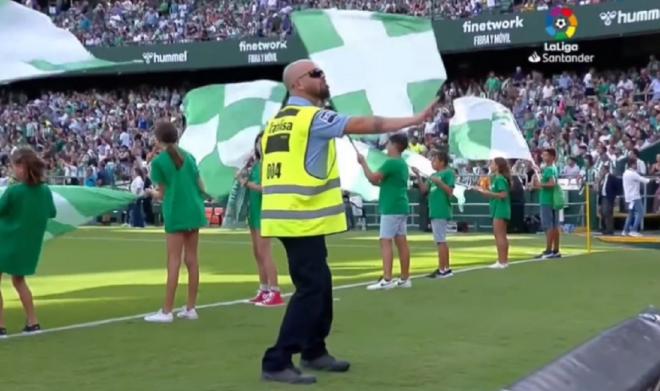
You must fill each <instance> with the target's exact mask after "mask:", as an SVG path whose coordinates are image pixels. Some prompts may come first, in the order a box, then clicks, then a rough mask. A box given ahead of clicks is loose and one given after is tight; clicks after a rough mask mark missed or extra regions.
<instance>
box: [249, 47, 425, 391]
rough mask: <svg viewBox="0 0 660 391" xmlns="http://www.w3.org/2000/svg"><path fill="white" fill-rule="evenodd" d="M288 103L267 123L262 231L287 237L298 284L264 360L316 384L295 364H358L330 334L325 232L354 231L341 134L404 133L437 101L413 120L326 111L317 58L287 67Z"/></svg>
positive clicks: (268, 369)
mask: <svg viewBox="0 0 660 391" xmlns="http://www.w3.org/2000/svg"><path fill="white" fill-rule="evenodd" d="M283 81H284V84H285V85H286V87H287V89H288V91H289V96H290V98H289V100H288V102H287V103H286V106H285V107H283V108H282V109H281V110H280V111H279V113H278V114H277V115H276V116H275V117H274V118H273V119H271V120H270V122H269V123H268V124H267V126H266V129H265V133H264V136H263V139H262V150H263V152H264V155H263V162H262V187H263V201H262V202H263V204H262V213H261V234H262V236H264V237H275V238H279V239H280V241H281V242H282V244H283V245H284V248H285V250H286V253H287V258H288V262H289V272H290V274H291V280H292V281H293V284H294V285H295V287H296V291H295V293H294V295H293V296H292V297H291V300H290V301H289V306H288V308H287V311H286V314H285V315H284V319H283V320H282V326H281V328H280V333H279V337H278V339H277V342H276V343H275V346H273V347H271V348H269V349H268V350H267V351H266V353H265V355H264V357H263V361H262V378H263V379H264V380H268V381H276V382H284V383H295V384H309V383H315V382H316V378H315V377H314V376H310V375H305V374H303V373H302V372H300V370H298V369H297V368H295V367H294V365H293V362H292V360H291V356H292V355H293V354H296V353H301V364H302V366H303V367H305V368H308V369H313V370H322V371H330V372H345V371H347V370H348V369H349V367H350V363H348V362H346V361H339V360H337V359H335V358H334V357H332V356H331V355H330V354H328V350H327V349H326V346H325V339H326V337H327V336H328V334H329V333H330V328H331V325H332V305H333V299H332V276H331V274H330V268H329V267H328V263H327V256H328V252H327V249H326V245H325V235H330V234H334V233H339V232H343V231H346V229H347V228H346V216H345V214H344V205H343V200H342V193H341V188H340V181H339V166H338V164H337V149H336V146H335V140H334V139H335V138H338V137H342V136H343V135H345V134H377V133H387V132H394V131H398V130H399V129H403V128H405V127H408V126H412V125H417V124H421V123H423V122H424V121H425V120H427V119H430V118H432V115H433V111H434V105H433V104H432V105H431V106H429V107H428V108H427V109H426V110H424V112H422V113H421V114H419V115H416V116H414V117H409V118H382V117H353V118H349V117H347V116H344V115H341V114H338V113H335V112H333V111H330V110H323V109H321V107H323V106H324V104H325V103H326V101H327V99H328V98H329V97H330V91H329V89H328V85H327V84H326V80H325V75H324V73H323V71H322V70H321V69H319V68H318V67H317V66H316V65H315V64H314V63H313V62H312V61H309V60H299V61H296V62H294V63H291V64H289V65H288V66H287V67H286V69H285V70H284V75H283Z"/></svg>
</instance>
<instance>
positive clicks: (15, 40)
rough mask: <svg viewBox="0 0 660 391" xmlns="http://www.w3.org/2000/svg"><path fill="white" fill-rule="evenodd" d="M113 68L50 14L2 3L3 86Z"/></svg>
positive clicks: (0, 0)
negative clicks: (100, 68)
mask: <svg viewBox="0 0 660 391" xmlns="http://www.w3.org/2000/svg"><path fill="white" fill-rule="evenodd" d="M111 65H115V63H113V62H110V61H105V60H100V59H98V58H96V57H94V56H93V55H92V54H91V53H90V52H88V51H87V50H86V49H85V48H84V47H83V45H82V44H81V43H80V42H79V41H78V39H77V38H76V37H75V36H74V35H73V34H71V33H70V32H69V31H67V30H65V29H61V28H59V27H57V26H55V25H54V24H53V22H52V21H51V20H50V18H49V17H48V16H47V15H45V14H42V13H41V12H38V11H35V10H32V9H30V8H27V7H25V6H22V5H20V4H19V3H16V2H14V1H10V0H0V84H6V83H10V82H12V81H16V80H22V79H33V78H38V77H44V76H49V75H53V74H58V73H64V72H71V71H82V70H85V69H91V68H98V67H106V66H111Z"/></svg>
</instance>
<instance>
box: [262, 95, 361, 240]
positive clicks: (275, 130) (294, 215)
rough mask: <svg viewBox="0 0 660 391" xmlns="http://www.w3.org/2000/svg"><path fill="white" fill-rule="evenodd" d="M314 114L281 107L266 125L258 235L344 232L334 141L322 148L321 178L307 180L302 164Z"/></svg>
mask: <svg viewBox="0 0 660 391" xmlns="http://www.w3.org/2000/svg"><path fill="white" fill-rule="evenodd" d="M318 111H319V108H317V107H311V106H310V107H307V106H286V107H284V108H282V110H280V111H279V113H278V114H277V115H276V116H275V117H274V118H273V119H271V120H270V121H269V122H268V124H267V125H266V129H265V130H264V135H263V138H262V141H261V142H262V151H263V162H262V166H261V167H262V168H261V186H262V188H263V198H262V205H261V235H262V236H264V237H306V236H318V235H329V234H333V233H338V232H343V231H346V230H347V229H348V227H347V225H346V215H345V209H344V203H343V199H342V192H341V187H340V182H339V165H338V164H337V149H336V146H335V141H334V140H331V141H330V145H329V148H328V161H327V166H326V167H327V175H326V176H325V178H316V177H314V176H312V175H311V174H310V173H308V172H307V168H306V166H305V159H306V155H307V145H308V143H309V139H310V132H311V129H312V121H313V120H314V116H315V115H316V113H317V112H318Z"/></svg>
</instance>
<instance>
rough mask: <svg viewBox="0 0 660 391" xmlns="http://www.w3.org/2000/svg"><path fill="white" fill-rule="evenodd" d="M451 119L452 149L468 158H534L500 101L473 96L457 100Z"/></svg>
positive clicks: (450, 148) (451, 150)
mask: <svg viewBox="0 0 660 391" xmlns="http://www.w3.org/2000/svg"><path fill="white" fill-rule="evenodd" d="M454 111H455V114H454V117H453V118H452V119H451V120H450V121H449V153H450V154H452V155H454V156H455V157H457V158H463V159H468V160H490V159H494V158H496V157H502V158H505V159H524V160H530V161H531V160H532V155H531V153H530V152H529V146H528V145H527V142H526V141H525V138H524V137H523V135H522V133H521V132H520V129H518V125H517V124H516V120H515V118H514V117H513V114H511V110H509V109H507V108H506V107H505V106H503V105H501V104H500V103H497V102H494V101H492V100H490V99H485V98H477V97H473V96H469V97H464V98H458V99H455V100H454Z"/></svg>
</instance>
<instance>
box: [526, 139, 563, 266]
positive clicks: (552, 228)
mask: <svg viewBox="0 0 660 391" xmlns="http://www.w3.org/2000/svg"><path fill="white" fill-rule="evenodd" d="M556 160H557V152H556V151H555V149H554V148H548V149H546V150H545V151H543V162H544V163H545V168H543V172H542V174H541V180H540V181H539V179H538V175H535V176H534V182H533V184H532V186H533V187H534V189H538V190H540V194H539V204H541V225H542V226H543V229H544V230H545V237H546V247H545V251H543V252H542V253H541V254H540V255H538V256H537V257H536V258H537V259H553V258H561V254H560V252H559V210H558V209H555V208H554V205H553V204H554V202H553V198H554V192H555V188H556V187H557V186H559V184H558V182H557V178H558V176H559V175H558V172H557V166H555V161H556Z"/></svg>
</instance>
